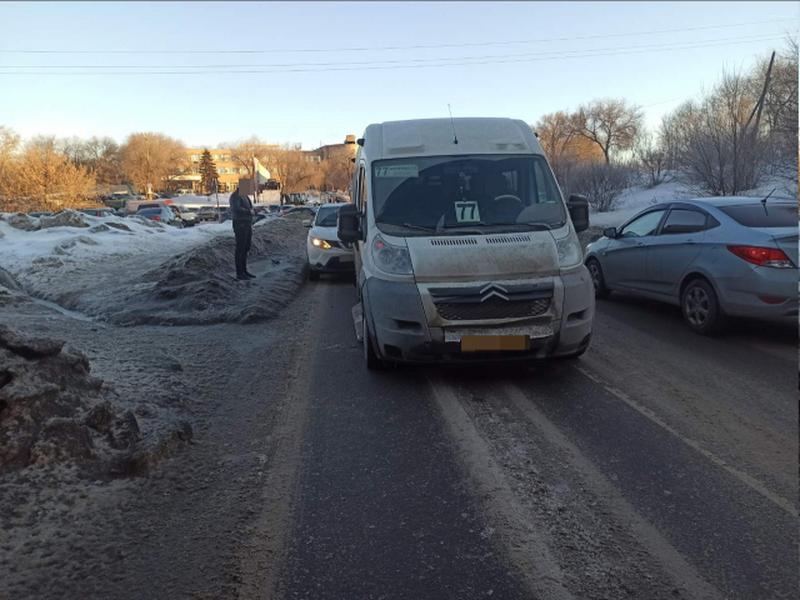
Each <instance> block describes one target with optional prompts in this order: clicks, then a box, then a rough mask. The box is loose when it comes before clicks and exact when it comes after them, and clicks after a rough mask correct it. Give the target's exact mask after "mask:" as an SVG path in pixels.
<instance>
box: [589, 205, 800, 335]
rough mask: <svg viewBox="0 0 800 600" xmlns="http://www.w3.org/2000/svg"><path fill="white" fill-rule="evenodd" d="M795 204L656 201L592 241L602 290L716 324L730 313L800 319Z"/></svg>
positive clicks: (694, 322)
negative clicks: (651, 301)
mask: <svg viewBox="0 0 800 600" xmlns="http://www.w3.org/2000/svg"><path fill="white" fill-rule="evenodd" d="M797 244H798V231H797V206H796V203H795V202H793V201H786V200H775V199H766V200H764V199H761V198H744V197H729V198H702V199H695V200H688V201H685V202H671V203H664V204H658V205H655V206H652V207H650V208H648V209H647V210H645V211H643V212H641V213H639V214H638V215H636V216H635V217H633V218H632V219H630V220H629V221H628V222H626V223H625V224H624V225H622V226H621V227H619V228H614V227H610V228H608V229H606V230H604V231H603V237H602V238H600V239H599V240H598V241H596V242H594V243H592V244H589V246H588V247H587V253H586V266H587V267H588V269H589V272H590V273H591V274H592V281H593V282H594V286H595V290H596V293H597V295H598V296H600V297H604V296H606V295H608V293H609V292H611V291H619V292H624V293H630V294H636V295H640V296H645V297H648V298H653V299H655V300H661V301H664V302H668V303H670V304H675V305H678V306H680V307H681V311H682V313H683V318H684V320H685V321H686V323H687V325H688V326H689V327H690V328H691V329H692V330H694V331H696V332H698V333H701V334H709V333H713V332H715V331H718V330H719V329H720V328H721V326H722V325H723V322H724V318H725V317H726V316H731V317H756V318H761V319H769V320H778V321H785V322H786V323H791V324H792V325H793V326H796V325H797V315H798V313H797V264H798V263H797Z"/></svg>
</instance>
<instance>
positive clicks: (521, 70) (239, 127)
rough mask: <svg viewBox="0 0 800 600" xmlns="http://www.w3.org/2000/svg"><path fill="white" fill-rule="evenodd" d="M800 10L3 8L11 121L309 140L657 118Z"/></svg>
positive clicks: (0, 78)
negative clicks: (411, 122) (484, 125)
mask: <svg viewBox="0 0 800 600" xmlns="http://www.w3.org/2000/svg"><path fill="white" fill-rule="evenodd" d="M799 19H800V3H798V2H707V3H704V2H508V3H500V2H491V3H490V2H374V3H370V2H291V3H288V2H287V3H277V2H270V3H261V2H224V3H216V2H173V3H167V2H132V3H122V2H113V3H111V2H109V3H102V2H85V3H69V2H58V3H44V2H28V3H25V2H18V3H14V2H0V22H2V23H3V33H2V36H1V37H0V125H5V126H7V127H10V128H12V129H13V130H14V131H16V132H17V133H19V134H20V135H22V136H23V138H28V137H31V136H33V135H56V136H59V137H62V136H64V137H66V136H73V135H77V136H80V137H90V136H93V135H97V136H111V137H113V138H115V139H116V140H117V141H123V140H124V138H125V137H126V136H127V135H128V134H130V133H133V132H137V131H158V132H162V133H166V134H167V135H170V136H172V137H175V138H178V139H179V140H181V141H183V142H184V143H186V144H187V145H192V146H213V145H218V144H222V143H232V142H236V141H238V140H243V139H245V138H248V137H250V136H258V137H259V138H261V139H263V140H265V141H268V142H273V143H300V144H302V146H303V147H304V148H306V149H310V148H314V147H317V146H318V145H320V144H329V143H339V142H341V141H343V140H344V136H345V135H346V134H349V133H355V134H360V133H361V132H363V130H364V128H365V127H366V126H367V125H368V124H369V123H374V122H380V121H388V120H395V119H407V118H422V117H442V116H447V114H448V106H447V105H448V104H450V106H451V109H452V113H453V116H457V117H467V116H472V117H474V116H504V117H513V118H519V119H523V120H525V121H526V122H529V123H534V122H535V121H536V120H537V119H538V118H539V117H540V116H542V115H543V114H546V113H549V112H553V111H556V110H569V109H575V108H576V107H577V106H578V105H579V104H581V103H584V102H587V101H590V100H592V99H595V98H603V97H620V98H625V99H627V100H628V101H629V102H631V103H634V104H637V105H639V106H642V107H643V110H644V113H645V115H646V123H647V124H648V125H649V126H651V127H654V126H656V125H657V123H658V121H659V120H660V118H661V117H662V116H663V115H664V114H666V113H667V112H669V111H670V110H672V109H674V108H675V107H676V106H677V105H678V104H680V103H681V102H683V101H684V100H687V99H690V98H693V97H696V96H697V95H698V94H700V93H701V92H702V91H703V90H708V89H710V88H711V87H712V86H713V85H714V84H715V83H716V82H717V81H718V79H719V77H720V75H721V73H722V71H723V69H728V70H734V69H746V68H748V67H750V66H751V65H753V64H754V63H755V62H756V59H757V58H758V57H759V56H765V55H768V54H769V52H770V51H771V50H773V49H778V50H780V49H781V48H782V47H783V46H784V42H783V38H785V37H786V35H787V33H790V32H794V33H795V35H796V32H797V30H798V20H799ZM285 65H290V66H285Z"/></svg>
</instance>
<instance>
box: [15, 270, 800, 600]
mask: <svg viewBox="0 0 800 600" xmlns="http://www.w3.org/2000/svg"><path fill="white" fill-rule="evenodd" d="M261 281H262V285H263V286H264V288H265V289H266V288H268V287H269V286H270V285H271V283H270V281H269V280H268V279H266V278H264V279H262V280H261ZM251 285H255V284H251ZM253 291H254V293H255V292H257V291H258V290H257V289H254V290H253ZM354 302H355V293H354V288H353V287H352V285H351V284H350V283H348V282H346V281H334V280H330V279H327V278H323V280H322V281H319V282H316V283H313V284H310V283H309V284H307V285H305V286H303V287H302V288H301V290H300V292H299V294H298V296H297V297H296V298H294V300H293V301H292V302H291V303H289V304H288V305H287V306H286V307H285V308H284V309H283V310H282V311H281V313H280V316H279V318H276V319H273V320H271V321H268V322H263V323H250V324H245V325H239V324H218V325H213V326H202V325H197V326H187V327H179V328H176V327H155V326H140V327H127V328H126V327H122V328H120V327H115V326H113V325H106V324H99V323H95V322H93V321H90V320H85V319H74V318H69V317H67V316H64V315H63V314H61V313H54V314H49V316H47V318H43V316H42V314H41V311H40V309H39V308H38V307H37V306H35V305H26V306H28V309H25V310H22V309H20V311H21V312H20V313H19V314H16V315H15V316H14V321H15V322H16V323H17V324H18V325H19V326H21V327H24V328H25V329H26V330H28V331H31V332H39V333H41V334H45V333H46V334H48V335H57V336H59V337H61V338H62V339H68V340H70V343H71V344H73V345H75V346H76V347H77V348H79V349H82V350H83V351H85V352H87V353H88V355H89V356H90V358H91V359H92V364H93V373H95V374H96V375H97V376H99V377H101V378H104V379H107V380H109V381H112V382H114V385H115V386H116V389H117V390H118V392H119V393H120V394H128V395H133V396H135V394H134V391H133V388H137V389H138V388H141V389H142V390H143V392H144V400H143V401H147V398H148V397H149V395H152V394H155V392H156V391H160V392H163V393H165V394H167V396H166V397H165V400H164V402H166V403H167V406H168V407H170V409H171V410H174V411H175V412H176V414H179V415H181V417H182V418H187V419H190V420H191V422H192V427H193V430H194V437H193V440H192V443H191V444H188V445H182V446H180V447H179V448H177V449H176V450H175V452H174V454H173V455H171V456H170V457H169V458H168V459H165V460H163V462H159V463H158V465H157V466H155V467H154V468H153V469H152V472H151V473H150V474H149V475H148V476H146V477H137V478H132V479H124V480H117V481H111V482H94V483H93V484H92V485H88V486H87V485H84V484H82V483H81V482H80V481H74V482H72V484H71V485H73V488H74V491H73V492H69V491H65V490H64V489H62V488H60V487H57V488H56V489H55V490H53V491H52V492H48V491H47V490H46V489H44V488H43V489H44V491H42V490H40V491H38V492H36V496H35V497H34V498H35V500H33V501H32V503H31V504H30V506H28V504H26V503H23V504H24V506H22V505H19V504H17V505H13V506H12V509H11V510H10V512H8V513H4V514H5V519H6V520H3V519H0V521H3V523H2V526H1V527H0V529H3V530H4V533H6V532H8V531H11V532H12V533H14V537H13V540H12V542H13V543H12V542H9V541H8V540H7V539H6V537H4V536H0V566H1V567H3V568H5V569H8V571H7V572H6V573H5V574H6V577H3V578H0V597H3V598H5V597H8V598H28V597H32V598H33V597H35V598H48V599H49V598H65V597H68V598H73V597H74V598H120V599H122V598H126V599H127V598H132V599H134V598H135V599H137V600H138V599H139V598H191V599H193V600H201V599H203V600H204V599H209V600H210V599H217V598H241V599H244V600H249V599H259V600H261V599H265V598H275V599H286V600H292V599H314V600H324V599H335V600H371V599H386V600H389V599H404V600H405V599H409V600H425V599H436V600H444V599H451V598H452V599H459V600H471V599H479V598H501V599H504V600H505V599H509V600H515V599H526V600H527V599H537V600H538V599H545V600H561V599H573V598H574V599H578V598H580V599H583V598H598V599H599V598H608V599H613V600H617V599H621V598H633V599H647V600H651V599H652V600H657V599H670V600H674V599H678V598H687V599H688V598H704V599H705V598H710V599H720V598H730V599H747V600H751V599H762V598H763V599H773V598H794V597H796V592H797V565H798V543H797V540H798V534H797V496H798V490H797V472H798V465H797V456H798V439H797V423H798V405H797V340H796V332H795V331H791V330H786V329H784V328H780V327H774V326H768V325H765V324H763V323H735V324H733V327H732V329H731V330H730V331H729V332H728V333H727V334H726V335H723V336H721V337H718V338H704V337H700V336H697V335H695V334H693V333H691V332H689V331H688V330H687V328H686V327H685V326H684V325H683V323H682V321H681V318H680V315H679V314H678V311H677V309H674V308H671V307H666V306H662V305H659V304H655V303H650V302H645V301H639V300H631V299H625V298H619V297H612V299H611V300H608V301H602V302H600V303H599V305H598V314H597V319H596V323H595V333H594V338H593V342H592V346H591V348H590V349H589V351H588V353H587V354H586V355H585V356H584V357H582V358H581V359H580V360H577V361H560V362H557V363H547V364H541V365H538V366H537V365H531V366H526V367H522V366H509V367H506V368H500V367H497V366H494V367H491V368H476V367H474V366H472V367H468V368H440V367H426V368H419V367H409V368H398V369H392V370H388V371H386V372H381V373H373V372H369V371H367V369H366V366H365V365H364V362H363V357H362V349H361V345H360V344H359V343H358V342H357V341H356V338H355V333H354V331H353V325H352V320H351V316H350V309H351V307H352V305H353V304H354ZM34 309H36V310H34ZM26 311H27V312H26ZM167 359H168V360H167ZM165 361H167V362H166V363H165ZM165 367H169V368H165ZM150 400H154V398H150ZM32 485H33V484H32V483H31V482H30V481H28V482H25V481H23V482H21V483H20V486H22V487H21V488H20V489H21V490H23V491H24V492H25V493H21V494H20V497H21V498H27V497H28V495H29V493H30V489H31V486H32ZM81 486H82V487H81ZM73 488H70V489H73ZM7 490H8V488H4V487H3V486H2V485H0V501H2V500H3V499H4V496H3V494H4V493H5V492H6V491H7ZM70 494H74V495H76V496H77V497H79V498H80V501H78V502H77V503H76V502H75V501H74V500H73V499H72V498H71V497H67V496H69V495H70ZM62 496H63V497H62ZM59 498H61V499H60V500H59ZM25 502H27V500H26V501H25ZM48 502H49V504H48ZM0 503H1V502H0ZM37 506H40V507H44V508H41V509H37V508H36V507H37ZM47 507H50V508H47ZM42 511H44V512H46V513H47V514H41V513H42ZM9 527H11V529H9ZM0 570H2V569H0Z"/></svg>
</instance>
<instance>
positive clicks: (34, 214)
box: [28, 211, 53, 219]
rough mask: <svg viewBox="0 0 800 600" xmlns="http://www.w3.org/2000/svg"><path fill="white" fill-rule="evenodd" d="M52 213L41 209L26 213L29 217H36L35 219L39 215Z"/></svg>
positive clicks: (45, 215)
mask: <svg viewBox="0 0 800 600" xmlns="http://www.w3.org/2000/svg"><path fill="white" fill-rule="evenodd" d="M52 215H53V213H52V212H43V211H34V212H29V213H28V216H29V217H34V218H37V219H38V218H39V217H50V216H52Z"/></svg>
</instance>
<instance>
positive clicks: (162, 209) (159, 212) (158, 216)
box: [136, 206, 185, 227]
mask: <svg viewBox="0 0 800 600" xmlns="http://www.w3.org/2000/svg"><path fill="white" fill-rule="evenodd" d="M136 216H138V217H144V218H145V219H150V220H151V221H158V222H160V223H164V224H166V225H172V226H174V227H184V226H185V223H184V221H183V219H181V218H180V217H179V216H178V215H177V214H175V212H173V210H172V208H170V207H169V206H159V207H158V208H143V209H142V210H140V211H137V213H136Z"/></svg>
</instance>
